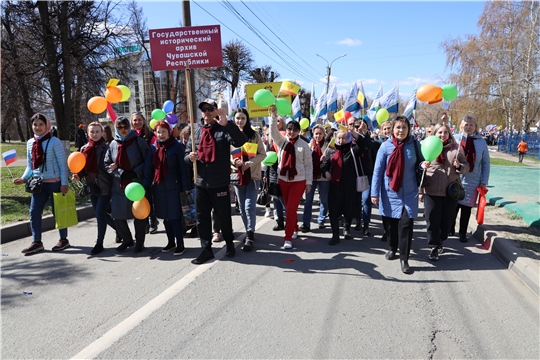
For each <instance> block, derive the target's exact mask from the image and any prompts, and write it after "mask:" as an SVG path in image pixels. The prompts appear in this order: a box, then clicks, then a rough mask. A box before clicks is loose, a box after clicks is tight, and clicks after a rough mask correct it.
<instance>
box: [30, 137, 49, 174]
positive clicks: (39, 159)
mask: <svg viewBox="0 0 540 360" xmlns="http://www.w3.org/2000/svg"><path fill="white" fill-rule="evenodd" d="M50 138H51V133H49V132H48V133H47V134H45V135H43V137H42V138H41V139H39V138H37V137H34V143H33V144H32V170H34V169H37V168H38V167H40V166H41V164H43V160H44V159H45V151H43V146H42V145H41V144H43V142H44V141H45V140H47V139H50Z"/></svg>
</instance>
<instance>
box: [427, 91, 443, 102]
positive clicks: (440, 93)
mask: <svg viewBox="0 0 540 360" xmlns="http://www.w3.org/2000/svg"><path fill="white" fill-rule="evenodd" d="M442 99H443V91H442V89H441V91H440V92H439V93H438V94H437V95H436V96H435V98H434V99H433V100H431V101H429V103H430V104H435V103H438V102H441V101H442Z"/></svg>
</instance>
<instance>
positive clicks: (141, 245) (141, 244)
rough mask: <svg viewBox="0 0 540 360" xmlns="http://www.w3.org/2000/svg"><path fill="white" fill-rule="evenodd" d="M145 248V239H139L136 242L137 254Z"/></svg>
mask: <svg viewBox="0 0 540 360" xmlns="http://www.w3.org/2000/svg"><path fill="white" fill-rule="evenodd" d="M143 250H144V241H137V242H136V243H135V251H134V252H135V254H138V253H140V252H142V251H143Z"/></svg>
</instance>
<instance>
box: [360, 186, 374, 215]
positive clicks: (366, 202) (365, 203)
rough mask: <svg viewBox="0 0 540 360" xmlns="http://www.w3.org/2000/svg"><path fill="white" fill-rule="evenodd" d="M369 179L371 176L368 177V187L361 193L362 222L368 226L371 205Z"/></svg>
mask: <svg viewBox="0 0 540 360" xmlns="http://www.w3.org/2000/svg"><path fill="white" fill-rule="evenodd" d="M371 178H372V175H368V180H369V187H368V189H367V190H364V191H363V192H362V209H363V210H364V211H363V214H362V220H363V221H364V224H369V223H370V222H371V208H372V206H373V204H372V203H371V195H370V194H371Z"/></svg>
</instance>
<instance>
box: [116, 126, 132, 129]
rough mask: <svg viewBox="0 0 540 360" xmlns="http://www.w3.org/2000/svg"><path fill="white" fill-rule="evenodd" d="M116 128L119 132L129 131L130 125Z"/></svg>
mask: <svg viewBox="0 0 540 360" xmlns="http://www.w3.org/2000/svg"><path fill="white" fill-rule="evenodd" d="M116 128H117V129H118V130H129V125H118V126H117V127H116Z"/></svg>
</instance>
